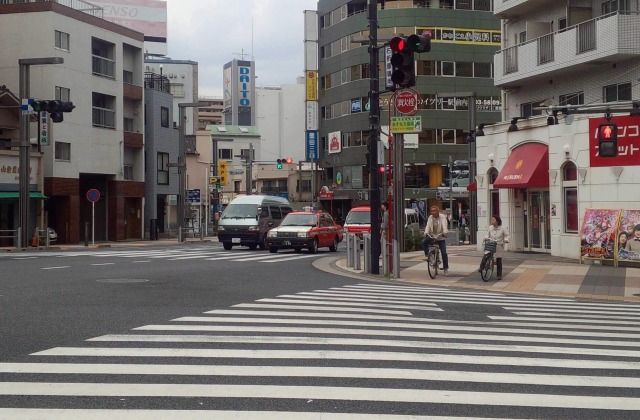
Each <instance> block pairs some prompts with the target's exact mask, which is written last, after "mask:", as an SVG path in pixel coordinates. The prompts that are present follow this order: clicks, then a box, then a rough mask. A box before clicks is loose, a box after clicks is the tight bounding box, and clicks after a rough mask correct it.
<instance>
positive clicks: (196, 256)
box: [167, 251, 219, 261]
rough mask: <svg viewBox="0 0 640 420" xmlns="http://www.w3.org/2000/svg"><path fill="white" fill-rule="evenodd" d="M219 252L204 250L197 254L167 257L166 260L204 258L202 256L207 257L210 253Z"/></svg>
mask: <svg viewBox="0 0 640 420" xmlns="http://www.w3.org/2000/svg"><path fill="white" fill-rule="evenodd" d="M217 254H219V252H215V251H213V252H204V253H197V254H190V255H187V256H184V257H172V258H169V259H167V261H180V260H194V259H197V258H204V257H208V256H211V255H217Z"/></svg>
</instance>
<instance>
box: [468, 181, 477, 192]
mask: <svg viewBox="0 0 640 420" xmlns="http://www.w3.org/2000/svg"><path fill="white" fill-rule="evenodd" d="M467 191H478V183H477V182H475V181H474V182H472V183H471V184H469V185H467Z"/></svg>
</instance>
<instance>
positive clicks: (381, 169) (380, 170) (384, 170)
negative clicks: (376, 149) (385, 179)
mask: <svg viewBox="0 0 640 420" xmlns="http://www.w3.org/2000/svg"><path fill="white" fill-rule="evenodd" d="M378 171H379V172H380V173H381V174H383V173H385V172H386V169H385V167H384V166H381V167H379V168H378Z"/></svg>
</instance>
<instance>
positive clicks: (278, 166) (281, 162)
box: [276, 157, 293, 169]
mask: <svg viewBox="0 0 640 420" xmlns="http://www.w3.org/2000/svg"><path fill="white" fill-rule="evenodd" d="M285 163H287V164H288V163H293V158H290V157H289V158H280V159H278V160H277V161H276V169H282V167H283V165H284V164H285Z"/></svg>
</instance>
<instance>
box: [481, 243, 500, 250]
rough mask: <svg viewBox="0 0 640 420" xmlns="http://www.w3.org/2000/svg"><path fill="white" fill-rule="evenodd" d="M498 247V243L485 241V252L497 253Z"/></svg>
mask: <svg viewBox="0 0 640 420" xmlns="http://www.w3.org/2000/svg"><path fill="white" fill-rule="evenodd" d="M497 247H498V243H497V242H493V241H485V242H484V250H485V251H488V252H496V249H497Z"/></svg>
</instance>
